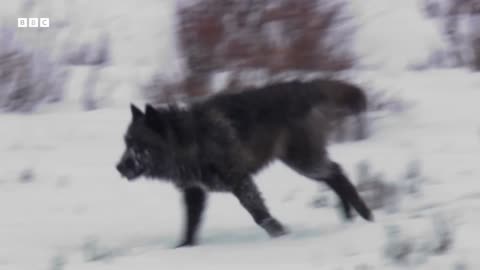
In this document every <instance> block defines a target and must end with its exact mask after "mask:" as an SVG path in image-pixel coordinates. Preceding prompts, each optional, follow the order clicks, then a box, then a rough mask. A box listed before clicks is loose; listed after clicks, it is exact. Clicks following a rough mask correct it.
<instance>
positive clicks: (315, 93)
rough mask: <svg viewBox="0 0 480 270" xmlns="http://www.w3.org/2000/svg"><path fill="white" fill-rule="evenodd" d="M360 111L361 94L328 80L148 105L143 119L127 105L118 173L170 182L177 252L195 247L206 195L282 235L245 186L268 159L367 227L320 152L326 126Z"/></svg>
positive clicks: (363, 210) (363, 209)
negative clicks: (179, 207) (323, 189)
mask: <svg viewBox="0 0 480 270" xmlns="http://www.w3.org/2000/svg"><path fill="white" fill-rule="evenodd" d="M365 107H366V98H365V95H364V93H363V92H362V91H361V89H359V88H358V87H356V86H353V85H350V84H348V83H345V82H340V81H333V80H317V81H312V82H288V83H277V84H272V85H269V86H266V87H263V88H260V89H251V90H246V91H244V92H241V93H231V94H218V95H215V96H213V97H211V98H208V99H206V100H204V101H202V102H197V103H193V104H190V107H188V108H183V109H181V108H178V107H176V106H169V107H167V108H162V109H154V108H153V107H152V106H150V105H147V106H146V109H145V113H143V112H141V111H140V110H139V109H138V108H136V107H135V106H133V105H132V107H131V110H132V116H133V117H132V122H131V123H130V126H129V128H128V130H127V132H126V135H125V143H126V150H125V153H124V154H123V156H122V158H121V161H120V163H119V164H118V165H117V169H118V171H119V172H120V173H121V174H122V175H123V176H125V177H126V178H127V179H129V180H133V179H136V178H138V177H139V176H142V175H143V176H146V177H152V178H157V179H166V180H169V181H171V182H172V183H173V184H175V185H176V186H177V187H178V188H179V189H180V190H181V191H182V192H183V194H184V201H185V206H186V219H187V222H186V228H185V233H184V237H183V239H182V242H181V243H180V246H185V245H193V244H194V243H195V240H196V238H195V235H196V232H197V229H198V227H199V224H200V221H201V216H202V212H203V210H204V208H205V201H206V198H207V191H224V192H231V193H232V194H234V195H235V196H236V197H237V198H238V200H239V202H240V204H241V205H242V206H243V207H244V208H245V209H246V210H247V211H248V212H249V213H250V214H251V215H252V217H253V219H254V221H255V222H256V223H257V224H258V225H259V226H261V227H262V228H263V229H265V231H266V232H267V233H268V234H269V235H270V236H279V235H283V234H285V233H286V229H285V228H284V226H282V224H281V223H280V222H278V221H277V220H276V219H275V218H274V217H272V216H271V214H270V213H269V211H268V209H267V207H266V206H265V204H264V202H263V199H262V198H261V195H260V193H259V191H258V190H257V187H256V186H255V183H254V182H253V180H252V175H254V174H255V173H256V172H258V171H259V170H260V169H262V168H263V167H264V166H265V165H266V164H268V163H269V162H270V161H272V160H274V159H279V160H281V161H283V162H284V163H285V164H286V165H288V166H289V167H291V168H292V169H294V170H295V171H297V172H298V173H300V174H302V175H304V176H306V177H308V178H310V179H313V180H315V181H318V182H324V183H326V184H327V185H328V186H329V187H331V188H332V190H333V191H334V192H335V193H336V194H337V195H338V196H339V198H340V201H341V202H342V205H343V210H344V214H345V216H346V217H347V218H349V219H350V218H352V212H351V207H353V208H354V209H355V210H356V211H357V212H358V213H359V214H360V215H361V216H362V217H363V218H365V219H367V220H372V219H373V216H372V213H371V212H370V210H369V209H368V207H367V206H366V205H365V203H364V202H363V200H362V199H361V198H360V197H359V194H358V193H357V191H356V190H355V187H354V186H353V185H352V184H351V182H350V181H349V180H348V178H347V176H346V175H345V174H344V173H343V171H342V169H341V167H340V165H338V164H337V163H335V162H334V161H331V160H330V159H329V157H328V155H327V150H326V135H327V134H328V130H329V122H330V120H331V119H332V118H337V117H340V116H345V115H348V114H358V113H360V112H361V111H363V110H364V109H365Z"/></svg>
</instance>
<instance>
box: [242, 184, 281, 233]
mask: <svg viewBox="0 0 480 270" xmlns="http://www.w3.org/2000/svg"><path fill="white" fill-rule="evenodd" d="M233 194H234V195H235V196H236V197H237V199H238V200H239V201H240V204H241V205H242V206H243V207H244V208H245V209H246V210H247V211H248V212H249V213H250V215H251V216H252V217H253V220H254V221H255V223H257V224H258V225H259V226H260V227H262V228H263V229H264V230H265V231H266V232H267V233H268V235H270V236H271V237H277V236H281V235H285V234H287V230H286V229H285V228H284V227H283V225H282V224H281V223H280V222H279V221H277V220H276V219H275V218H274V217H272V216H271V214H270V212H269V211H268V209H267V207H266V205H265V203H264V201H263V199H262V196H261V195H260V192H259V191H258V189H257V186H256V185H255V183H254V182H253V180H252V179H251V178H247V179H243V180H242V181H241V182H239V183H238V184H237V185H236V186H235V187H234V188H233Z"/></svg>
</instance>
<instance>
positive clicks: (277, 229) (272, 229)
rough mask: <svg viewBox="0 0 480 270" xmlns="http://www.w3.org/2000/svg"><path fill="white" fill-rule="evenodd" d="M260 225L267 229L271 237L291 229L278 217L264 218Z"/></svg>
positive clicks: (284, 233)
mask: <svg viewBox="0 0 480 270" xmlns="http://www.w3.org/2000/svg"><path fill="white" fill-rule="evenodd" d="M260 226H261V227H262V228H263V229H265V231H267V233H268V235H270V237H280V236H282V235H286V234H288V233H289V231H288V230H287V229H286V228H285V227H284V226H283V225H282V224H281V223H280V222H278V221H277V220H276V219H274V218H269V219H266V220H264V221H263V222H262V223H261V224H260Z"/></svg>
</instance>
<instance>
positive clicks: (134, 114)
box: [130, 103, 143, 120]
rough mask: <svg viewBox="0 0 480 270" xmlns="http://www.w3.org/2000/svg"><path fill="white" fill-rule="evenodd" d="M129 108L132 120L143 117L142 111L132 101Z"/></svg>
mask: <svg viewBox="0 0 480 270" xmlns="http://www.w3.org/2000/svg"><path fill="white" fill-rule="evenodd" d="M130 110H131V111H132V117H133V120H137V119H140V118H141V117H143V113H142V111H141V110H140V109H139V108H137V107H136V106H135V105H133V103H131V104H130Z"/></svg>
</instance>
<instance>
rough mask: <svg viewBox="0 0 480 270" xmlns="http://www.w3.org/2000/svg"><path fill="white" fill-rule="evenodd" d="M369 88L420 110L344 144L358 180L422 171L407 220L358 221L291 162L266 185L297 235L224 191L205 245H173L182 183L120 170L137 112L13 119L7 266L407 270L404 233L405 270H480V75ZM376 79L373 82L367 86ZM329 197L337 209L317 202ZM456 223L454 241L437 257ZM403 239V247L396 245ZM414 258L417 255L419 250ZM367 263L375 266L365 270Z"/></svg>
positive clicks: (436, 76) (402, 207)
mask: <svg viewBox="0 0 480 270" xmlns="http://www.w3.org/2000/svg"><path fill="white" fill-rule="evenodd" d="M359 78H361V79H359V81H363V82H364V84H365V85H370V86H371V87H372V88H376V89H388V90H389V91H394V92H395V93H396V95H397V96H398V97H400V98H402V99H404V100H406V101H407V103H408V104H410V106H409V109H408V110H407V111H405V112H403V113H398V114H396V115H391V116H388V117H384V118H380V119H378V120H376V121H375V122H374V126H373V129H374V133H373V136H372V137H371V138H369V139H367V140H365V141H361V142H355V143H344V144H337V145H332V146H331V148H330V150H331V154H332V156H333V157H334V159H335V160H337V161H339V162H340V163H342V164H343V165H344V166H345V169H346V171H347V172H348V173H349V175H350V176H351V177H352V179H353V181H355V182H356V181H357V175H356V167H357V164H358V163H359V162H361V161H362V160H367V161H368V162H369V164H370V167H371V169H372V170H373V171H375V172H379V173H382V174H383V179H384V181H385V182H390V183H396V184H398V185H401V183H403V181H405V173H406V171H407V167H408V164H409V163H411V162H412V160H417V161H418V163H419V164H420V165H421V173H420V177H421V178H422V179H423V180H422V181H421V187H420V190H419V191H418V192H416V193H414V194H413V193H412V194H410V193H408V192H405V193H402V194H401V198H400V203H399V206H398V209H397V210H396V211H391V212H387V211H386V210H385V209H378V210H376V211H375V216H376V221H375V222H374V223H367V222H364V221H363V220H361V219H356V220H355V221H354V222H353V223H345V222H344V221H343V220H342V218H341V216H340V215H339V211H338V209H336V207H335V205H336V202H335V201H336V198H335V196H333V194H332V193H331V192H330V191H328V190H327V191H325V190H324V189H320V188H319V187H317V185H316V184H314V183H312V182H311V181H309V180H307V179H303V178H302V177H300V176H298V175H296V174H295V173H293V172H291V171H290V170H288V169H287V168H286V167H284V166H283V165H281V164H279V163H275V164H273V165H272V166H271V167H269V168H267V169H266V170H265V171H263V172H262V173H261V174H260V175H258V177H257V178H256V181H257V183H258V185H259V186H260V189H261V190H262V191H263V193H264V195H265V198H266V200H267V203H268V205H269V206H270V208H271V210H272V212H273V213H274V214H275V215H276V216H277V217H278V218H279V219H280V220H281V221H283V222H284V223H285V224H286V225H288V226H289V228H290V230H291V232H292V233H291V234H290V235H288V236H286V237H283V238H280V239H274V240H272V239H269V238H268V237H267V236H266V234H265V233H264V232H263V231H262V230H261V229H259V228H258V227H257V226H256V225H255V224H254V223H253V221H252V220H251V218H250V217H249V215H248V214H247V213H246V211H245V210H244V209H243V208H242V207H241V206H240V205H239V204H238V202H237V201H236V200H235V199H234V198H233V197H232V196H230V195H227V194H215V195H213V196H211V198H210V200H209V206H210V207H209V209H208V211H207V216H206V219H205V222H204V224H203V227H202V232H201V245H200V246H198V247H195V248H185V249H171V247H172V246H174V245H175V243H176V241H177V239H178V238H179V236H180V233H181V225H182V214H183V213H182V208H181V203H180V197H179V195H178V194H177V192H176V191H175V190H174V188H173V187H171V186H169V185H168V184H166V183H161V182H157V181H146V180H143V181H142V180H141V181H138V182H134V183H129V182H127V181H126V180H124V179H121V178H120V176H119V175H118V173H117V172H116V171H115V169H114V164H115V163H116V161H117V159H118V158H119V156H120V153H121V151H122V150H123V145H122V144H123V143H122V134H123V132H124V129H125V127H126V125H127V123H128V121H129V117H130V115H129V111H128V108H127V107H125V108H120V109H104V110H97V111H92V112H78V113H77V112H65V113H61V114H59V113H43V114H37V115H28V116H25V115H8V114H4V115H1V116H0V123H1V124H0V134H1V140H0V160H1V166H0V214H1V216H0V269H2V270H3V269H5V270H7V269H8V270H17V269H22V270H24V269H25V270H31V269H46V270H47V269H68V270H70V269H72V270H74V269H82V270H90V269H102V270H105V269H115V270H119V269H189V268H190V267H191V266H194V265H195V266H196V267H197V268H196V269H244V268H245V267H251V268H252V269H268V268H270V267H275V269H292V268H295V269H332V270H333V269H400V268H398V267H401V265H399V264H398V263H395V262H393V261H392V260H389V259H388V258H389V256H387V255H386V254H385V252H386V250H387V249H388V247H389V241H395V239H393V238H392V237H387V230H389V228H390V227H391V226H397V228H399V229H400V230H401V232H402V234H403V235H404V236H402V237H403V238H400V239H399V240H397V242H396V244H395V245H393V246H394V247H395V248H398V249H400V248H399V247H396V246H401V245H402V243H404V242H405V243H406V244H407V246H408V247H409V250H410V251H409V252H410V255H409V257H408V259H406V260H405V262H403V264H404V265H403V267H405V268H404V269H467V268H454V267H462V265H466V266H467V267H468V269H478V267H480V259H479V258H478V257H477V252H478V250H479V249H480V238H478V237H477V236H476V235H477V230H478V229H477V228H478V227H479V226H480V215H479V213H480V212H479V211H480V184H478V182H477V181H478V180H479V177H480V167H479V166H478V160H479V156H480V120H479V118H478V115H480V109H479V107H478V100H480V91H479V89H480V76H479V74H478V73H470V72H467V71H462V70H443V71H425V72H397V73H369V74H361V75H359ZM367 82H368V83H367ZM321 195H324V196H326V197H327V202H326V203H325V205H326V206H325V207H320V208H314V207H312V201H313V200H314V199H315V198H318V197H319V196H321ZM438 215H441V216H443V217H445V218H446V219H447V221H446V223H447V224H448V226H449V228H450V230H451V231H452V232H453V234H452V239H453V243H452V245H451V246H450V247H449V248H448V249H447V250H446V251H445V252H444V253H442V254H440V255H437V254H434V252H429V246H432V245H435V241H437V240H438V234H435V229H436V227H435V226H433V225H432V220H433V217H435V216H438ZM392 239H393V240H392ZM407 253H408V252H407ZM362 267H363V268H362Z"/></svg>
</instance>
